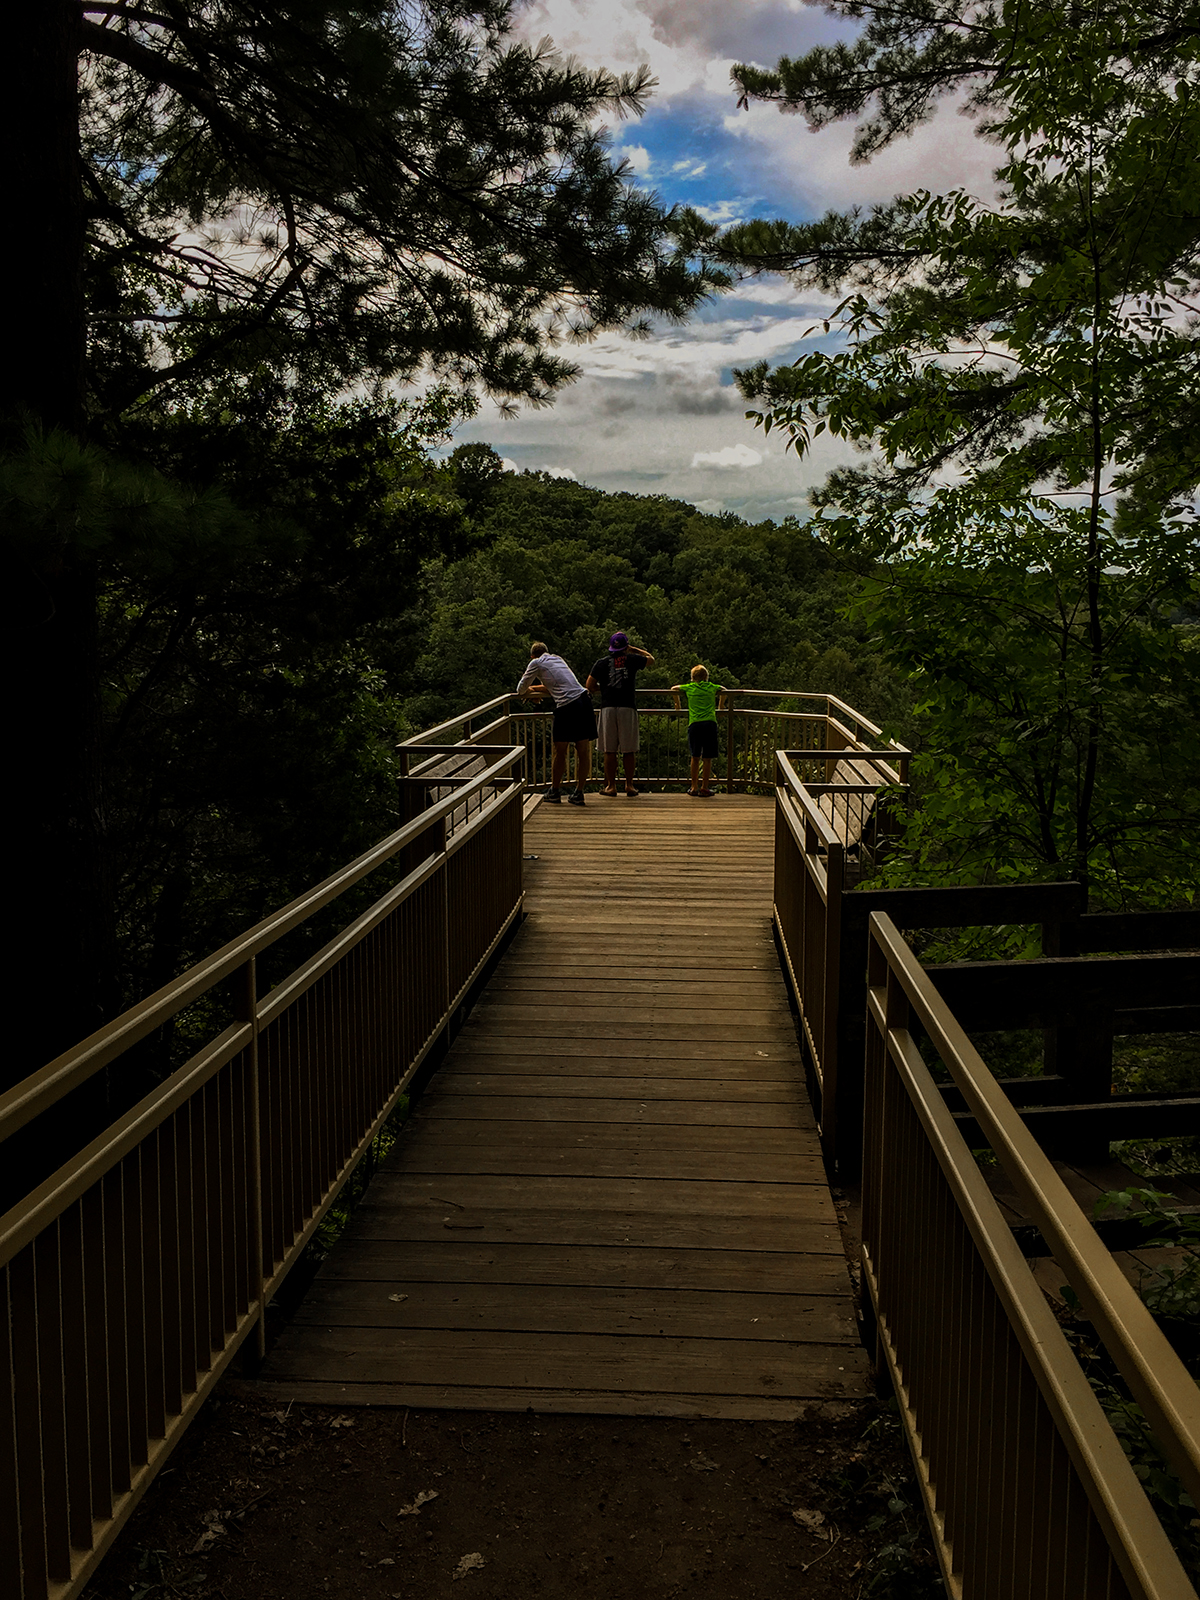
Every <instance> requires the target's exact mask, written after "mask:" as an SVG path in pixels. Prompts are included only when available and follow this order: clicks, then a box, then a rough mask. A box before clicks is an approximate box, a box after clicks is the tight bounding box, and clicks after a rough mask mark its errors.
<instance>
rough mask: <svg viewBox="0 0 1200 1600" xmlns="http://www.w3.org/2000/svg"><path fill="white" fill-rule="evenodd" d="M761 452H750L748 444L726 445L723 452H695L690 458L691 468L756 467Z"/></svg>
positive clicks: (760, 458)
mask: <svg viewBox="0 0 1200 1600" xmlns="http://www.w3.org/2000/svg"><path fill="white" fill-rule="evenodd" d="M761 461H762V452H761V451H759V450H751V448H750V446H749V445H748V444H731V445H726V446H725V448H724V450H697V451H696V453H695V455H694V456H693V457H692V466H693V467H718V468H725V469H728V468H730V467H757V466H758V465H759V464H760V463H761Z"/></svg>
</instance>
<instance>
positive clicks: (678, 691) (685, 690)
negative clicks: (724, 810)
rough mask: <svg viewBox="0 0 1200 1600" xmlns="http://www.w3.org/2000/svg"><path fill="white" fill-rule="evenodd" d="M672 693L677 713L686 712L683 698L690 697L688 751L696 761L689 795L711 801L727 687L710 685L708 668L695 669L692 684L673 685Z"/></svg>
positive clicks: (688, 699) (693, 669)
mask: <svg viewBox="0 0 1200 1600" xmlns="http://www.w3.org/2000/svg"><path fill="white" fill-rule="evenodd" d="M671 693H672V694H673V695H674V696H675V709H676V710H677V711H681V710H682V709H683V707H682V706H681V705H680V702H679V696H680V695H686V696H687V703H688V750H689V751H690V753H691V757H692V786H691V788H690V789H689V790H688V793H689V794H690V795H698V796H699V797H700V798H701V799H703V800H711V799H712V792H713V791H712V764H713V760H714V758H715V757H716V754H717V712H718V711H720V709H721V707H722V706H723V705H724V704H725V685H724V684H723V683H709V681H708V668H707V667H693V668H692V671H691V681H690V682H688V683H673V684H672V685H671ZM697 778H699V779H700V784H699V787H697V783H696V780H697Z"/></svg>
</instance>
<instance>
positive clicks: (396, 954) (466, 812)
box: [0, 745, 525, 1600]
mask: <svg viewBox="0 0 1200 1600" xmlns="http://www.w3.org/2000/svg"><path fill="white" fill-rule="evenodd" d="M524 759H525V752H524V750H523V748H520V747H511V746H503V747H496V746H495V745H492V746H489V747H486V748H482V747H481V748H477V749H476V750H475V751H474V752H473V762H472V765H473V768H474V769H475V770H473V771H472V772H471V773H470V775H465V774H461V773H460V774H458V775H456V776H455V775H452V776H450V777H448V778H447V777H444V778H443V780H442V788H443V790H446V791H448V792H445V793H443V795H442V797H441V798H439V799H438V800H437V801H436V802H435V803H434V804H433V805H431V806H429V807H427V808H424V809H423V810H422V814H421V815H420V816H419V817H416V818H415V819H413V820H411V821H409V822H407V823H406V824H405V825H404V826H402V827H401V828H399V829H398V830H397V831H396V832H394V833H393V834H391V835H390V836H389V837H388V838H386V839H384V840H382V841H381V842H380V843H379V844H377V845H376V846H374V848H373V849H371V850H369V851H367V852H366V853H365V854H364V855H362V856H360V857H359V858H358V859H357V860H356V861H354V862H351V863H350V864H349V865H348V866H346V867H343V868H342V869H341V870H340V871H338V872H336V873H334V874H333V876H332V877H330V878H328V879H327V880H326V881H325V882H324V883H322V884H319V885H318V886H317V887H316V888H314V889H312V890H310V891H309V892H308V893H307V894H304V895H302V896H301V897H300V898H299V899H298V900H296V901H294V902H293V903H292V904H291V905H289V906H286V907H285V908H284V909H283V910H282V911H279V912H277V913H275V914H274V915H273V916H270V917H268V918H266V920H265V921H263V922H261V923H259V924H258V925H257V926H256V927H254V928H251V929H249V930H247V931H246V932H245V933H243V934H241V935H240V936H239V937H238V938H236V939H234V940H232V941H231V942H230V943H229V944H227V945H226V946H225V947H224V948H223V949H221V950H218V951H217V952H216V953H215V954H214V955H212V956H210V957H209V958H208V959H207V960H206V961H202V962H200V963H199V964H198V965H197V966H195V967H193V968H192V969H190V970H189V971H188V972H185V973H184V974H183V975H182V976H181V977H180V978H178V979H176V980H175V981H174V982H173V983H171V984H168V985H167V986H166V987H165V988H163V989H161V990H160V991H159V992H158V993H157V994H155V995H152V996H150V997H149V998H148V999H147V1000H145V1001H143V1002H142V1003H141V1004H139V1005H137V1006H134V1007H133V1008H132V1009H131V1010H130V1011H128V1012H126V1013H125V1014H124V1015H122V1016H120V1017H118V1018H117V1019H116V1020H115V1021H114V1022H112V1023H110V1024H109V1025H108V1026H106V1027H104V1028H102V1029H100V1030H99V1031H98V1032H97V1033H95V1034H94V1035H92V1037H91V1038H89V1039H86V1040H84V1041H83V1042H82V1043H81V1044H80V1045H79V1046H77V1047H76V1048H75V1049H73V1050H70V1051H67V1052H66V1053H65V1054H64V1055H63V1056H60V1057H59V1058H58V1059H57V1060H56V1061H53V1062H51V1063H50V1064H49V1065H48V1066H46V1067H45V1068H43V1069H42V1071H40V1072H38V1073H36V1074H34V1075H33V1076H32V1077H30V1078H28V1079H26V1080H25V1081H24V1082H23V1083H20V1084H18V1085H17V1086H16V1087H15V1088H13V1089H11V1090H10V1091H8V1092H7V1093H6V1094H4V1095H3V1096H0V1141H3V1148H4V1150H5V1151H6V1154H7V1155H8V1156H10V1157H11V1156H12V1155H13V1154H14V1153H15V1152H16V1150H17V1144H16V1142H15V1141H18V1140H19V1139H20V1138H21V1137H22V1130H25V1131H26V1134H27V1133H28V1131H29V1130H30V1127H31V1125H32V1124H35V1122H36V1119H37V1118H39V1116H41V1115H43V1114H44V1113H45V1112H46V1111H47V1110H48V1109H49V1108H51V1107H54V1106H55V1105H58V1104H60V1103H61V1102H62V1100H63V1098H64V1096H66V1095H68V1094H69V1093H71V1092H72V1091H73V1090H74V1089H76V1088H77V1086H79V1085H81V1084H84V1083H86V1082H87V1081H88V1080H90V1079H92V1078H94V1077H95V1075H96V1074H98V1073H101V1072H103V1071H104V1070H105V1069H106V1068H107V1067H109V1065H110V1064H111V1063H114V1062H116V1061H118V1060H120V1059H121V1058H122V1057H123V1056H124V1055H125V1054H126V1053H127V1052H129V1051H130V1050H131V1049H133V1048H134V1047H135V1046H136V1045H137V1043H138V1042H139V1041H140V1040H143V1039H145V1038H147V1037H148V1036H150V1035H151V1034H152V1033H153V1032H154V1031H155V1030H156V1029H160V1028H162V1027H163V1025H164V1023H166V1022H168V1021H169V1019H171V1018H174V1017H176V1016H178V1015H179V1014H180V1013H181V1012H182V1011H183V1010H184V1009H185V1008H187V1007H189V1006H192V1005H194V1004H195V1003H196V1002H197V1001H198V1000H200V999H202V998H203V997H205V996H208V995H212V994H216V993H217V992H218V991H219V990H220V989H222V988H223V987H225V986H229V985H232V986H233V989H234V1016H235V1020H234V1021H233V1022H232V1023H230V1025H229V1026H227V1027H225V1028H223V1029H221V1030H220V1031H217V1032H215V1034H214V1036H212V1037H209V1038H207V1039H206V1040H205V1041H204V1042H203V1044H202V1045H201V1046H200V1047H199V1048H198V1049H196V1050H195V1052H194V1054H192V1056H191V1058H190V1059H189V1060H187V1061H186V1062H185V1063H184V1064H183V1065H182V1066H180V1067H179V1068H178V1070H176V1071H175V1072H173V1073H171V1074H170V1075H169V1076H168V1077H167V1078H166V1079H165V1080H164V1081H163V1082H161V1083H160V1084H159V1085H158V1086H157V1087H156V1088H155V1089H154V1090H153V1091H152V1092H151V1093H150V1094H148V1095H146V1096H145V1097H144V1098H143V1099H142V1100H141V1101H140V1102H139V1103H138V1104H136V1105H135V1106H133V1107H132V1109H131V1110H129V1111H128V1113H127V1114H126V1115H124V1116H122V1117H120V1118H119V1119H118V1120H117V1121H115V1122H114V1123H113V1124H112V1125H111V1126H110V1127H108V1128H106V1129H105V1130H104V1131H103V1132H102V1133H100V1134H99V1136H98V1137H95V1138H94V1139H93V1140H92V1141H91V1143H89V1144H87V1145H86V1146H85V1148H83V1149H82V1150H80V1151H79V1152H78V1154H76V1155H74V1156H72V1158H71V1159H70V1160H68V1161H67V1162H66V1163H65V1165H63V1166H61V1167H60V1168H59V1169H58V1170H57V1171H55V1172H54V1173H52V1175H51V1176H50V1177H48V1178H46V1179H45V1181H43V1182H41V1183H40V1184H39V1185H38V1186H37V1187H35V1188H34V1189H33V1190H32V1191H31V1192H29V1193H28V1194H26V1195H25V1196H24V1198H22V1199H21V1200H20V1201H19V1202H18V1203H17V1204H16V1205H15V1206H14V1207H13V1208H12V1209H10V1210H9V1211H8V1212H7V1213H6V1214H4V1215H3V1216H0V1595H3V1596H4V1600H49V1597H51V1596H53V1597H56V1600H67V1597H69V1596H73V1595H75V1594H77V1593H78V1592H79V1591H80V1589H81V1588H82V1586H83V1585H84V1583H86V1581H87V1579H88V1577H89V1576H90V1574H91V1573H92V1572H93V1570H94V1569H95V1566H96V1564H97V1562H98V1561H99V1559H100V1558H101V1556H102V1555H103V1553H104V1552H105V1550H106V1549H107V1548H108V1547H109V1545H110V1544H111V1542H112V1540H113V1538H114V1537H115V1535H116V1533H117V1531H118V1530H119V1528H120V1527H121V1526H122V1524H123V1523H124V1521H125V1520H126V1519H127V1518H128V1516H129V1515H130V1513H131V1512H132V1510H133V1508H134V1506H135V1505H136V1504H137V1502H138V1500H139V1499H140V1497H141V1495H142V1494H143V1493H144V1491H145V1489H146V1487H147V1486H148V1484H149V1483H150V1481H151V1480H152V1478H153V1477H154V1475H155V1474H156V1472H157V1471H158V1470H159V1468H160V1467H161V1466H162V1464H163V1462H164V1461H165V1459H166V1457H167V1456H168V1454H169V1453H170V1451H171V1449H172V1447H173V1446H174V1444H175V1443H176V1442H177V1440H178V1439H179V1437H180V1436H181V1434H182V1432H183V1431H184V1429H185V1428H186V1427H187V1425H188V1423H189V1422H190V1420H191V1419H192V1417H193V1416H194V1415H195V1414H196V1412H197V1410H198V1409H199V1407H200V1405H201V1404H202V1402H203V1401H204V1399H205V1397H206V1396H207V1395H208V1394H209V1392H210V1391H211V1390H212V1388H213V1386H214V1384H215V1383H216V1382H217V1380H218V1379H219V1378H220V1376H221V1374H222V1373H223V1372H224V1371H225V1370H226V1369H227V1367H228V1366H229V1363H230V1361H231V1360H232V1358H233V1357H234V1355H235V1354H236V1353H237V1352H238V1350H239V1349H240V1348H242V1347H245V1346H248V1347H249V1349H250V1350H251V1351H252V1352H255V1353H257V1354H261V1351H262V1348H263V1339H264V1325H265V1311H266V1307H267V1305H268V1304H269V1302H270V1300H271V1298H272V1296H273V1295H274V1294H275V1293H276V1291H277V1290H278V1289H279V1287H280V1285H281V1284H282V1282H283V1280H284V1278H285V1277H286V1275H287V1273H288V1272H289V1271H290V1269H291V1268H292V1267H293V1266H294V1265H295V1263H296V1262H297V1260H298V1259H299V1258H300V1255H301V1253H302V1252H303V1250H304V1248H305V1246H306V1244H307V1243H308V1241H309V1240H310V1239H311V1238H312V1235H313V1233H314V1232H315V1230H316V1228H317V1227H318V1225H319V1223H320V1222H321V1219H322V1217H323V1216H324V1215H325V1213H326V1212H327V1211H328V1209H329V1207H330V1206H331V1205H332V1204H333V1202H334V1201H335V1200H336V1198H337V1196H338V1194H339V1192H340V1191H341V1189H342V1187H343V1185H344V1184H345V1183H346V1181H347V1179H348V1178H349V1177H350V1176H351V1174H352V1173H353V1171H354V1169H355V1167H356V1165H357V1164H358V1163H359V1161H360V1160H361V1159H362V1158H363V1157H364V1156H365V1155H367V1153H368V1152H369V1151H370V1149H371V1147H372V1144H373V1141H374V1140H375V1138H376V1136H377V1135H378V1133H379V1131H380V1129H381V1128H382V1127H383V1125H384V1123H385V1122H386V1120H387V1118H388V1116H389V1114H390V1113H391V1111H392V1109H393V1107H394V1106H395V1105H396V1104H397V1102H398V1100H399V1099H400V1096H401V1095H402V1094H404V1092H405V1091H406V1089H408V1087H409V1086H410V1084H411V1083H412V1082H413V1080H414V1078H415V1077H416V1075H417V1074H418V1072H420V1071H421V1069H422V1067H423V1066H424V1065H425V1063H427V1061H429V1060H430V1058H431V1057H432V1056H434V1055H435V1054H436V1053H437V1051H438V1050H439V1047H440V1044H441V1042H443V1041H444V1040H445V1039H446V1037H447V1035H448V1031H449V1030H450V1029H451V1027H452V1026H453V1024H454V1021H455V1018H456V1014H457V1013H458V1011H459V1009H460V1007H461V1006H462V1004H463V1001H464V999H465V997H466V996H467V995H468V993H469V992H470V991H471V988H472V985H473V984H474V983H475V982H476V981H477V979H478V978H479V975H480V974H481V972H483V970H484V969H485V968H486V966H487V963H488V961H489V959H490V958H491V957H492V955H493V953H494V952H495V951H496V950H497V948H498V947H499V946H500V944H501V942H502V940H503V939H504V937H505V935H506V933H507V931H508V930H509V928H511V927H512V926H513V924H514V923H515V921H516V920H517V918H518V917H519V916H520V911H521V904H522V887H521V855H522V850H521V840H522V801H523V798H524V783H523V781H522V778H521V775H520V774H521V768H522V766H523V763H524ZM382 869H386V872H385V873H384V875H385V876H387V875H389V874H390V876H391V877H393V878H394V877H395V876H396V873H397V872H399V873H401V874H402V876H401V877H400V880H399V881H398V882H394V883H392V884H391V886H390V887H388V888H387V889H386V891H385V892H384V893H383V894H382V895H381V896H380V897H379V898H377V899H376V900H375V902H374V904H372V905H370V906H369V908H368V909H367V910H365V911H363V912H362V913H361V914H360V915H358V916H355V917H354V918H353V920H351V921H350V922H349V925H348V926H345V927H343V928H342V929H341V930H340V931H339V932H338V933H336V935H335V936H334V937H333V938H332V939H331V940H329V941H328V942H327V943H326V944H325V945H324V947H323V948H322V949H320V950H319V951H317V952H316V953H315V954H313V955H311V956H310V957H309V959H307V960H306V961H304V962H303V963H302V964H301V965H300V966H299V967H298V968H297V969H296V970H294V971H292V972H291V973H290V974H288V975H287V976H286V977H284V978H283V979H282V981H280V982H278V983H276V984H275V986H274V987H273V988H270V989H269V992H266V993H263V992H261V991H260V988H259V981H258V962H259V960H260V958H262V957H263V956H264V955H266V954H268V953H269V952H273V951H274V950H276V949H277V948H278V947H279V942H280V941H281V940H283V939H285V938H286V936H287V935H288V934H289V933H291V932H292V930H295V929H297V928H301V927H303V926H305V925H308V924H310V922H311V919H313V918H314V917H316V916H317V915H318V913H320V912H322V911H323V910H324V908H327V907H330V906H331V905H335V904H336V902H338V901H339V899H341V898H342V897H343V896H346V895H347V893H348V891H350V890H351V889H353V888H354V887H355V886H356V885H359V884H361V883H363V882H364V881H365V880H369V879H370V877H371V875H372V874H373V873H379V872H381V870H382Z"/></svg>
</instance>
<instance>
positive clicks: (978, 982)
mask: <svg viewBox="0 0 1200 1600" xmlns="http://www.w3.org/2000/svg"><path fill="white" fill-rule="evenodd" d="M925 970H926V972H927V973H928V974H929V977H930V979H931V980H932V982H933V983H934V984H935V986H936V987H937V990H938V993H939V994H940V995H941V996H942V998H943V999H944V1000H945V1001H946V1004H947V1005H948V1006H949V1007H950V1009H951V1010H952V1011H953V1012H954V1015H955V1017H956V1018H957V1019H958V1021H959V1022H960V1023H961V1024H962V1026H963V1027H964V1028H979V1029H988V1028H994V1027H995V1028H998V1027H1006V1028H1023V1027H1041V1026H1043V1025H1049V1024H1051V1023H1053V1022H1055V1021H1057V1020H1058V1019H1059V1018H1060V1017H1061V1016H1063V1015H1064V1014H1071V1013H1074V1012H1078V1011H1079V1010H1081V1009H1085V1010H1089V1011H1091V1010H1099V1011H1104V1012H1111V1011H1125V1010H1131V1009H1134V1008H1136V1007H1138V1006H1169V1005H1173V1004H1183V1003H1184V1002H1185V1001H1189V1000H1190V999H1191V998H1192V996H1193V995H1194V994H1195V993H1196V990H1197V985H1198V984H1200V955H1162V954H1150V955H1141V956H1108V957H1103V956H1101V957H1098V958H1096V959H1095V960H1091V961H1080V960H1078V959H1077V958H1076V957H1074V956H1050V957H1046V958H1043V959H1041V960H1038V961H981V962H975V961H956V962H951V963H947V964H946V965H944V966H931V967H927V968H926V969H925Z"/></svg>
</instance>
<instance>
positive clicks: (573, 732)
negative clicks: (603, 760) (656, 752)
mask: <svg viewBox="0 0 1200 1600" xmlns="http://www.w3.org/2000/svg"><path fill="white" fill-rule="evenodd" d="M713 727H714V728H715V727H716V723H715V722H714V723H713ZM552 737H553V739H554V743H555V744H578V743H579V742H580V740H582V739H594V738H595V737H596V713H595V712H594V711H593V710H592V697H591V695H590V694H581V695H580V696H579V698H578V699H576V700H570V701H568V702H567V704H566V705H565V706H555V708H554V732H553V735H552Z"/></svg>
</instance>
